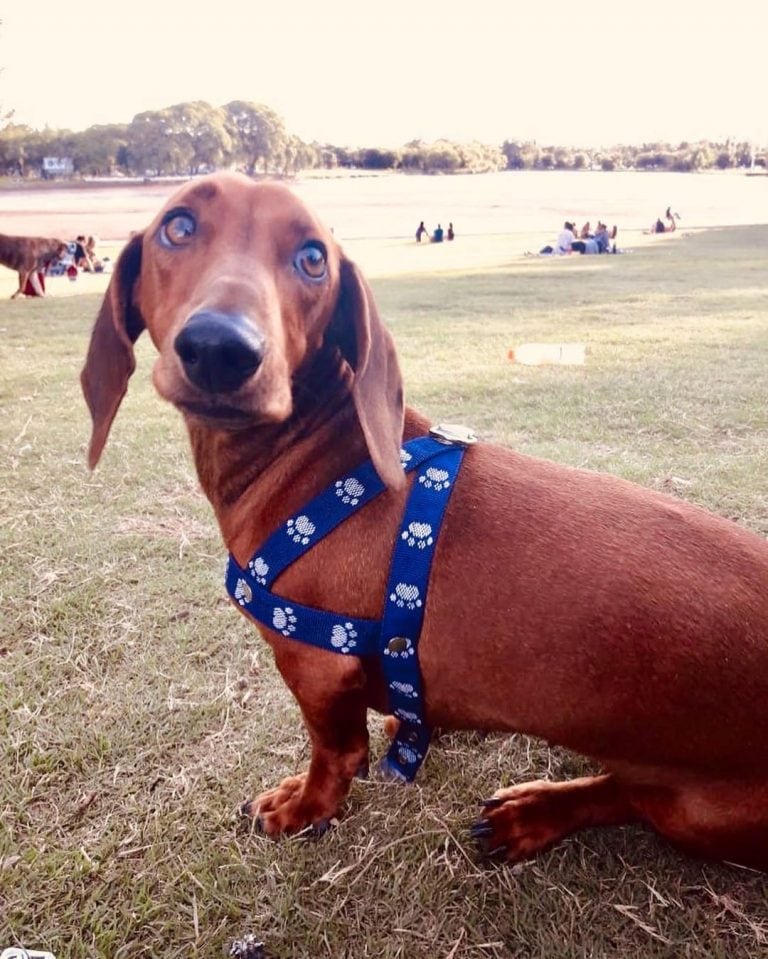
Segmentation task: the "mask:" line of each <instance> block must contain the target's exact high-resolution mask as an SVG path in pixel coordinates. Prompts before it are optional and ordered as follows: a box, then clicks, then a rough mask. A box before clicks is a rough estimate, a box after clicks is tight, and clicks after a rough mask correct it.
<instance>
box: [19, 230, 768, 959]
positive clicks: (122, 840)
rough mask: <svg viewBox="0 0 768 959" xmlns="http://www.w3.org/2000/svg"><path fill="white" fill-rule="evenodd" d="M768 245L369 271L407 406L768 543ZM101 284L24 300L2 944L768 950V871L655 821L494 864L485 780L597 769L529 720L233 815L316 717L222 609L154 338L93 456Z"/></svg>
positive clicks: (432, 950) (339, 950)
mask: <svg viewBox="0 0 768 959" xmlns="http://www.w3.org/2000/svg"><path fill="white" fill-rule="evenodd" d="M767 244H768V227H752V228H740V229H736V230H722V231H717V230H713V231H710V232H707V233H701V234H698V235H696V236H690V237H684V236H677V237H675V238H674V242H661V243H658V244H656V245H654V246H648V247H645V248H643V249H640V250H637V251H636V252H635V253H633V254H631V255H627V256H621V257H610V256H607V257H592V258H580V257H574V258H570V259H568V260H560V261H556V262H554V261H546V260H536V259H534V260H526V259H521V258H515V259H514V260H512V261H509V262H507V263H506V264H502V265H500V266H497V267H495V268H481V267H480V266H475V267H473V268H472V269H467V270H465V271H463V272H462V271H458V270H456V271H454V272H442V273H434V274H430V273H429V272H425V271H424V270H422V271H421V273H419V274H413V275H400V276H388V277H381V278H379V279H377V280H375V282H374V289H375V293H376V296H377V299H378V302H379V305H380V307H381V311H382V313H383V315H384V316H385V317H386V318H387V320H388V322H389V324H390V326H391V329H392V330H393V333H394V335H395V338H396V340H397V343H398V346H399V349H400V354H401V359H402V363H403V366H404V371H405V377H406V383H407V386H408V399H409V402H410V403H411V404H412V405H414V406H416V407H418V408H421V409H422V410H424V411H425V412H427V413H428V414H430V415H431V416H433V417H434V418H442V419H446V420H448V421H454V422H466V423H469V424H472V425H474V426H475V428H476V429H477V430H478V432H479V433H480V434H481V435H482V436H483V437H484V438H486V439H493V440H495V441H498V442H501V443H506V444H510V445H512V446H515V447H516V448H518V449H520V450H521V451H524V452H528V453H532V454H536V455H541V456H544V457H547V458H550V459H555V460H559V461H562V462H566V463H570V464H574V465H578V466H583V467H587V468H590V469H595V470H604V471H611V472H615V473H618V474H620V475H622V476H625V477H628V478H630V479H632V480H636V481H638V482H640V483H643V484H645V485H648V486H652V487H655V488H657V489H663V490H666V491H668V492H669V493H671V494H673V495H679V496H683V497H685V498H687V499H690V500H692V501H695V502H697V503H700V504H703V505H705V506H708V507H710V508H712V509H714V510H717V511H718V512H720V513H722V514H724V515H726V516H729V517H731V518H733V519H734V520H736V521H738V522H741V523H743V524H745V525H746V526H748V527H750V528H752V529H754V530H756V531H757V532H758V533H761V534H764V535H766V534H768V404H767V402H766V401H767V400H768V363H766V355H768V297H767V296H766V284H765V255H764V250H765V249H766V245H767ZM381 272H386V271H381ZM98 302H99V294H98V293H97V292H93V293H89V294H86V295H81V296H68V297H51V298H49V299H47V300H45V301H36V300H30V301H26V302H7V301H3V302H0V367H1V368H2V371H3V375H2V380H0V414H1V416H0V447H1V448H2V453H3V457H2V465H1V466H0V470H2V476H1V481H0V498H1V500H0V502H1V511H0V518H1V519H0V521H1V523H2V525H1V526H0V576H1V578H0V583H1V584H2V585H1V586H0V589H1V590H2V595H1V597H0V601H1V608H0V612H1V613H2V621H1V624H0V694H1V696H0V734H1V735H2V739H1V743H2V745H1V746H0V748H1V749H2V752H3V757H2V766H1V768H2V776H1V777H0V950H2V948H3V947H5V946H9V945H11V944H13V943H23V944H25V945H26V946H27V947H30V948H48V949H50V950H51V951H53V952H54V953H55V954H56V955H57V956H58V959H85V957H88V959H91V957H108V959H127V957H139V956H141V957H156V959H161V957H162V959H171V957H198V956H199V957H209V956H210V957H213V956H220V955H222V949H223V948H224V947H225V946H226V944H227V943H228V942H229V941H231V940H232V939H235V938H240V937H242V936H243V935H244V934H245V933H248V932H253V933H255V934H257V935H258V936H259V937H262V938H263V939H264V940H265V942H266V945H267V952H268V955H269V956H270V957H272V959H287V957H312V959H314V957H321V956H327V957H350V959H362V957H371V959H374V957H375V959H394V957H403V959H463V957H466V959H470V957H472V959H480V957H542V959H545V957H546V959H550V957H556V959H561V957H562V959H570V957H594V959H598V957H613V956H616V957H631V959H635V957H636V959H641V957H642V959H647V957H718V959H726V957H727V959H733V957H753V956H758V955H761V954H764V953H765V951H766V949H768V904H767V901H766V893H768V879H767V878H766V877H764V876H762V875H759V874H757V873H754V872H751V871H748V870H744V869H738V868H735V867H729V866H720V865H710V864H702V863H699V862H695V861H693V860H690V859H686V858H683V857H682V856H679V855H678V854H676V853H675V852H674V851H673V850H671V849H670V848H669V847H668V846H666V845H665V844H663V843H662V842H661V841H660V840H657V838H656V837H655V836H654V835H653V834H651V833H650V832H649V831H647V830H644V829H642V828H638V827H626V828H623V829H615V830H610V831H592V832H586V833H582V834H579V835H578V836H576V837H574V838H572V839H570V840H568V841H566V842H565V843H563V844H561V845H560V846H558V847H557V848H556V849H554V850H552V851H551V852H549V853H547V854H545V855H543V856H541V857H540V858H539V859H538V860H536V861H535V862H533V863H529V864H525V865H521V866H517V867H514V868H507V867H501V868H499V867H487V866H486V865H484V864H483V863H482V862H481V861H479V860H478V858H477V856H476V853H475V850H474V847H473V844H472V842H471V841H470V840H469V837H468V832H467V829H468V826H469V824H470V823H471V821H472V819H473V817H474V814H475V808H476V807H475V803H476V802H477V801H478V800H479V799H481V798H483V797H485V796H487V795H489V794H490V793H492V792H493V790H494V789H495V788H496V787H497V786H498V785H499V784H500V783H504V784H507V783H511V782H519V781H523V780H526V779H530V778H535V777H541V776H543V777H549V778H553V779H558V778H565V777H567V776H571V775H573V774H575V773H579V772H581V771H584V770H585V769H586V768H588V766H587V764H586V763H585V762H584V761H582V760H581V759H579V758H578V757H575V756H573V755H571V754H568V753H566V752H565V751H563V750H561V749H558V748H552V749H550V748H548V747H547V746H546V745H545V744H542V743H540V742H536V741H532V740H529V739H528V738H526V737H524V736H511V737H502V736H497V735H487V736H481V735H478V734H472V733H465V734H453V735H450V736H445V737H442V738H440V739H439V740H437V741H436V742H435V744H434V745H433V748H432V750H431V752H430V756H429V758H428V760H427V762H426V764H425V767H424V769H423V770H422V773H421V774H420V777H419V785H418V786H416V787H400V786H394V785H391V784H385V783H381V782H378V781H375V780H373V781H368V782H358V783H356V784H355V785H354V787H353V791H352V795H351V798H350V801H349V804H348V809H347V813H346V815H345V817H344V819H343V820H342V821H341V823H340V825H339V826H338V828H337V829H336V830H334V831H333V832H331V833H330V834H328V835H327V836H326V837H324V838H323V839H322V840H319V841H307V840H305V839H302V838H297V839H292V840H287V841H282V842H277V843H275V842H271V841H269V840H266V839H264V838H263V837H261V836H259V835H258V834H255V833H250V832H248V831H244V830H243V829H242V827H241V826H240V824H239V822H238V818H237V816H236V810H237V808H238V806H239V804H240V803H241V802H242V801H243V800H244V799H245V798H248V797H250V796H252V795H253V794H255V793H257V792H258V791H259V790H261V789H262V788H264V787H266V786H268V785H270V784H273V783H275V782H276V781H277V780H279V779H280V778H281V777H283V776H285V775H288V774H290V773H292V772H294V771H295V770H297V769H298V768H301V767H302V766H303V765H305V763H306V762H307V759H308V749H307V744H306V740H305V737H304V734H303V731H302V727H301V722H300V716H299V713H298V709H297V707H296V706H295V704H294V702H293V700H292V698H291V697H290V695H289V694H288V692H287V691H286V690H285V688H284V686H283V684H282V681H281V680H280V678H279V676H278V675H277V672H276V670H275V668H274V666H273V664H272V661H271V655H270V653H269V650H268V647H267V646H266V645H265V644H264V643H263V642H262V641H261V640H260V638H259V636H258V634H257V633H256V632H255V631H254V630H253V629H251V628H249V627H248V626H247V625H246V623H245V621H244V620H243V619H242V618H241V617H239V616H237V615H236V614H235V613H234V612H233V611H232V610H231V608H230V606H229V603H228V602H227V600H226V598H225V594H224V589H223V583H222V571H223V559H224V556H223V549H222V546H221V544H220V541H219V537H218V533H217V530H216V528H215V526H214V522H213V519H212V515H211V512H210V510H209V508H208V505H207V503H206V502H205V501H204V499H203V498H202V496H201V494H200V493H199V491H198V489H197V484H196V480H195V476H194V473H193V470H192V466H191V459H190V456H189V454H188V450H187V446H186V438H185V432H184V429H183V426H182V423H181V420H180V418H179V417H178V415H177V414H176V413H175V412H174V411H173V410H172V409H171V408H170V407H168V406H166V405H164V404H162V403H161V402H160V401H159V400H158V399H157V398H156V396H155V395H154V394H153V391H152V389H151V386H150V384H149V370H150V366H151V362H152V353H151V348H150V345H149V343H148V342H143V341H140V344H139V350H138V353H139V369H138V371H137V373H136V375H135V377H134V380H133V382H132V384H131V388H130V390H129V394H128V397H127V398H126V400H125V402H124V405H123V408H122V409H121V411H120V413H119V415H118V418H117V421H116V423H115V427H114V430H113V435H112V439H111V442H110V444H109V446H108V447H107V450H106V454H105V457H104V459H103V462H102V464H101V465H100V467H99V468H98V470H97V471H96V472H95V473H94V474H89V473H88V472H87V471H86V468H85V452H84V451H85V444H86V441H87V437H88V432H89V423H88V417H87V413H86V410H85V407H84V404H83V402H82V399H81V397H80V392H79V385H78V372H79V369H80V366H81V365H82V360H83V357H84V354H85V349H86V344H87V338H88V333H89V329H90V325H91V323H92V319H93V317H94V315H95V313H96V310H97V306H98ZM541 340H550V341H558V342H559V341H580V342H585V343H586V344H587V348H588V358H587V363H586V365H585V366H583V367H571V368H566V367H559V368H558V367H550V368H525V367H520V366H516V365H514V364H512V363H510V362H509V361H508V360H507V358H506V356H507V350H508V349H509V348H510V347H512V346H514V345H516V344H519V343H521V342H526V341H541ZM372 726H373V728H374V730H375V732H374V736H373V749H374V752H375V754H377V755H380V754H381V753H382V752H383V751H384V748H385V743H384V737H383V732H382V730H381V723H380V720H379V719H378V718H373V719H372Z"/></svg>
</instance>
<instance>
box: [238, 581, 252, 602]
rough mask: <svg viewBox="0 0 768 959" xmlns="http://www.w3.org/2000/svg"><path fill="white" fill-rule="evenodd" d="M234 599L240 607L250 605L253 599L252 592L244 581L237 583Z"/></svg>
mask: <svg viewBox="0 0 768 959" xmlns="http://www.w3.org/2000/svg"><path fill="white" fill-rule="evenodd" d="M235 599H236V600H237V601H238V603H239V604H240V605H241V606H245V604H246V603H250V601H251V600H252V599H253V591H252V590H251V587H250V586H249V585H248V583H246V581H245V580H244V579H239V580H238V581H237V586H235Z"/></svg>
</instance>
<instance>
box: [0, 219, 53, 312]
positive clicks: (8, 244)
mask: <svg viewBox="0 0 768 959" xmlns="http://www.w3.org/2000/svg"><path fill="white" fill-rule="evenodd" d="M66 252H67V244H66V243H64V242H62V241H61V240H54V239H50V238H47V237H43V236H8V235H7V234H5V233H0V264H2V265H3V266H7V267H8V269H9V270H16V272H17V273H18V274H19V288H18V290H16V292H15V293H14V294H13V295H12V296H11V299H12V300H15V299H16V297H17V296H18V295H19V293H23V292H24V288H25V287H26V285H27V280H28V279H29V278H30V276H31V275H32V274H33V273H35V272H36V271H38V270H45V268H46V266H48V264H49V263H51V262H52V261H53V260H56V259H58V258H59V257H61V256H63V255H64V254H65V253H66Z"/></svg>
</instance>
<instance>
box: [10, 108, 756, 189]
mask: <svg viewBox="0 0 768 959" xmlns="http://www.w3.org/2000/svg"><path fill="white" fill-rule="evenodd" d="M0 125H1V124H0ZM44 157H67V158H70V159H71V161H72V165H73V168H74V173H75V174H76V175H79V176H113V175H121V174H122V175H126V174H128V175H134V176H168V175H194V174H197V173H203V172H208V171H211V170H216V169H221V168H223V167H233V166H234V167H237V168H239V169H242V170H243V171H245V172H246V173H248V174H250V175H254V174H255V173H270V174H279V175H291V174H295V173H297V172H298V171H300V170H303V169H311V168H324V169H334V168H356V169H363V170H399V171H405V172H413V173H485V172H493V171H497V170H585V169H597V170H674V171H686V172H687V171H693V170H708V169H721V170H725V169H729V168H734V167H747V166H750V165H751V164H752V162H753V156H752V150H751V146H750V144H749V143H746V142H742V143H737V142H735V141H731V140H728V141H726V142H725V143H713V142H709V141H702V142H698V143H680V144H678V145H677V146H672V145H670V144H665V143H648V144H643V145H642V146H616V147H612V148H610V149H600V150H588V149H576V148H570V147H560V146H542V145H540V144H537V143H536V142H533V141H520V140H505V141H504V143H503V144H501V145H500V146H493V145H488V144H483V143H477V142H473V143H456V142H453V141H449V140H438V141H436V142H434V143H424V142H423V141H421V140H413V141H411V142H410V143H406V144H405V145H404V146H403V147H401V148H399V149H385V148H382V147H363V148H359V149H349V148H346V147H339V146H334V145H332V144H321V143H317V142H314V143H306V142H304V141H302V140H301V139H300V138H299V137H297V136H294V135H293V134H291V133H290V132H289V131H288V130H287V129H286V126H285V123H284V121H283V119H282V118H281V117H280V116H279V115H278V114H277V113H275V111H274V110H272V109H271V108H270V107H268V106H265V105H263V104H259V103H253V102H250V101H245V100H234V101H232V102H231V103H227V104H225V105H224V106H221V107H215V106H211V104H209V103H205V102H204V101H201V100H196V101H193V102H189V103H179V104H176V105H174V106H170V107H166V108H165V109H163V110H149V111H146V112H144V113H139V114H137V115H136V116H135V117H134V118H133V120H132V121H131V122H130V123H127V124H119V123H114V124H107V125H97V126H92V127H89V128H88V129H87V130H83V131H80V132H73V131H70V130H52V129H48V128H46V129H44V130H34V129H32V128H30V127H28V126H24V125H22V124H16V123H13V122H7V121H6V124H5V126H4V127H2V129H0V172H1V173H5V174H6V175H12V176H20V177H28V176H29V177H31V176H39V175H40V174H41V171H42V167H43V158H44ZM756 162H757V164H759V165H761V166H764V165H765V158H764V157H758V158H757V161H756Z"/></svg>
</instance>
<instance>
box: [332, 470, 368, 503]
mask: <svg viewBox="0 0 768 959" xmlns="http://www.w3.org/2000/svg"><path fill="white" fill-rule="evenodd" d="M364 492H365V487H364V486H363V484H362V483H361V482H360V480H359V479H356V478H355V477H354V476H350V477H349V478H348V479H345V480H336V495H337V496H339V497H341V502H342V503H345V504H349V505H350V506H357V504H358V503H359V502H360V497H361V496H362V495H363V493H364Z"/></svg>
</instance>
